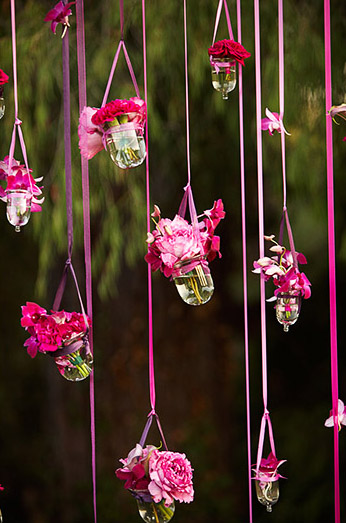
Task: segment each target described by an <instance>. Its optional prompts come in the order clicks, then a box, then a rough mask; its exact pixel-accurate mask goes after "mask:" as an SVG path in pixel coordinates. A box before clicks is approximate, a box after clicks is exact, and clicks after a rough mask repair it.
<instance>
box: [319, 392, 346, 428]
mask: <svg viewBox="0 0 346 523" xmlns="http://www.w3.org/2000/svg"><path fill="white" fill-rule="evenodd" d="M337 422H338V426H339V430H341V425H344V426H346V407H345V405H344V402H343V401H341V400H340V399H339V400H338V415H337ZM324 425H325V427H334V414H333V411H332V410H331V411H330V417H329V418H328V419H327V420H326V421H325V422H324Z"/></svg>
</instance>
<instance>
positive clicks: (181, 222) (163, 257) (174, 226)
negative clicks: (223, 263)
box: [145, 199, 226, 278]
mask: <svg viewBox="0 0 346 523" xmlns="http://www.w3.org/2000/svg"><path fill="white" fill-rule="evenodd" d="M225 214H226V213H225V211H224V210H223V203H222V200H221V199H219V200H217V201H216V202H214V206H213V208H212V209H210V210H207V211H205V212H204V213H203V215H202V216H205V218H204V219H203V220H202V221H201V222H198V223H197V224H196V225H195V226H193V225H191V224H189V223H188V222H187V221H186V220H185V219H184V218H182V217H181V216H179V215H176V216H175V218H174V219H173V220H170V219H168V218H161V213H160V209H159V208H158V207H157V206H155V211H154V213H153V214H152V216H153V217H157V218H159V221H158V222H157V223H156V222H155V223H156V229H154V231H153V232H151V233H149V234H148V238H147V243H148V253H147V255H146V256H145V260H146V261H147V263H149V264H151V268H152V270H153V271H157V270H159V269H160V271H161V272H163V274H164V275H165V276H166V277H167V278H169V277H170V276H173V277H174V275H175V272H176V270H177V269H176V264H177V263H179V262H184V261H188V260H191V259H193V258H196V257H205V258H206V259H207V261H212V260H213V259H214V258H215V257H216V256H217V255H219V257H221V254H220V238H219V236H215V235H214V231H215V228H216V227H217V225H218V224H219V222H220V220H221V219H223V218H224V216H225ZM202 263H203V262H202Z"/></svg>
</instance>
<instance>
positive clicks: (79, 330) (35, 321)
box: [21, 302, 90, 358]
mask: <svg viewBox="0 0 346 523" xmlns="http://www.w3.org/2000/svg"><path fill="white" fill-rule="evenodd" d="M89 325H90V319H89V318H88V317H87V324H86V323H85V319H84V315H83V314H80V313H78V312H66V311H51V314H48V313H47V311H46V310H45V309H43V308H42V307H40V306H39V305H37V304H36V303H33V302H27V303H26V305H23V306H22V319H21V326H22V327H24V328H25V330H26V331H28V333H29V334H30V338H28V339H27V340H26V341H25V343H24V347H27V352H28V354H29V355H30V356H31V357H32V358H34V357H35V356H36V354H37V352H54V351H56V350H57V349H59V348H60V347H62V346H63V345H64V344H68V343H71V342H72V341H73V340H74V339H75V338H78V337H79V336H81V335H82V334H85V333H86V332H87V331H88V328H89Z"/></svg>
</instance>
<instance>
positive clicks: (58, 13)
mask: <svg viewBox="0 0 346 523" xmlns="http://www.w3.org/2000/svg"><path fill="white" fill-rule="evenodd" d="M75 3H76V2H75V1H74V2H69V3H68V4H66V5H64V3H63V2H62V1H60V2H58V3H57V4H56V5H55V6H54V7H53V9H51V10H50V11H49V12H48V13H47V15H46V17H45V19H44V21H45V22H50V21H51V22H52V23H51V26H50V28H51V30H52V31H53V33H54V34H55V33H56V28H57V25H58V24H62V25H63V26H65V29H66V28H67V27H70V24H69V21H68V17H69V16H71V15H72V11H71V9H70V7H71V5H73V4H75ZM63 35H64V33H63Z"/></svg>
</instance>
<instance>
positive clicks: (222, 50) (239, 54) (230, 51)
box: [208, 40, 251, 65]
mask: <svg viewBox="0 0 346 523" xmlns="http://www.w3.org/2000/svg"><path fill="white" fill-rule="evenodd" d="M208 54H209V56H211V57H212V59H214V60H215V59H217V58H230V59H233V60H236V61H237V62H238V63H239V64H241V65H244V59H245V58H249V56H251V53H249V51H247V50H246V49H245V47H243V46H242V45H241V44H240V43H238V42H235V41H234V40H219V41H218V42H215V44H214V45H212V46H211V47H209V49H208Z"/></svg>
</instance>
